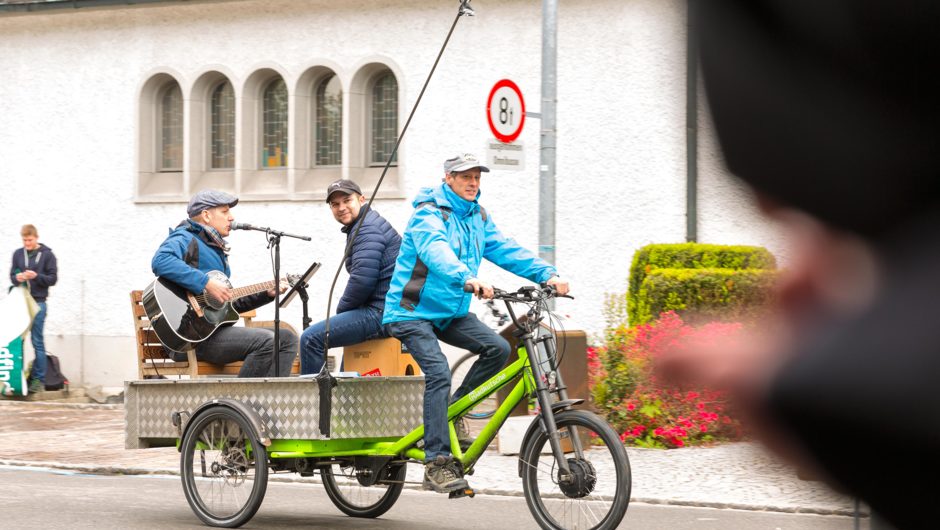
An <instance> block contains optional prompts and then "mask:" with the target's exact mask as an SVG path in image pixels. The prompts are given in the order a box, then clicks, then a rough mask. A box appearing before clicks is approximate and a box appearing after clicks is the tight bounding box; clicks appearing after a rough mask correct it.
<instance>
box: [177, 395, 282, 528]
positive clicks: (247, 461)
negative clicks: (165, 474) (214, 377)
mask: <svg viewBox="0 0 940 530" xmlns="http://www.w3.org/2000/svg"><path fill="white" fill-rule="evenodd" d="M191 421H192V422H193V424H192V426H191V427H190V428H189V429H187V431H186V436H184V437H183V443H182V446H181V447H180V452H181V453H182V456H181V458H180V475H182V479H183V493H185V494H186V500H187V501H188V502H189V506H190V507H191V508H192V509H193V512H195V514H196V516H197V517H199V518H200V519H202V521H203V522H204V523H206V524H207V525H209V526H221V527H225V528H236V527H239V526H241V525H243V524H245V523H246V522H248V520H249V519H251V518H252V517H253V516H254V515H255V513H256V512H257V511H258V508H259V507H260V506H261V501H262V500H264V493H265V490H267V487H268V455H267V452H266V451H265V448H264V446H263V445H261V442H260V441H259V440H258V437H257V435H256V434H255V433H254V431H253V430H252V429H251V427H249V425H248V422H247V421H246V420H245V418H244V417H242V415H241V414H239V413H238V412H236V411H234V410H232V409H230V408H228V407H212V408H209V409H206V410H205V411H203V412H202V413H200V414H199V415H198V416H197V417H195V418H194V419H193V420H191Z"/></svg>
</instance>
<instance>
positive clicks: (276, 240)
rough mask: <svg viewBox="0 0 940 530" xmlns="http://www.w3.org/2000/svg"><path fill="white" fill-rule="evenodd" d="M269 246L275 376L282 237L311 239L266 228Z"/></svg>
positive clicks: (278, 352) (277, 374) (278, 360)
mask: <svg viewBox="0 0 940 530" xmlns="http://www.w3.org/2000/svg"><path fill="white" fill-rule="evenodd" d="M265 234H267V238H268V248H269V249H270V248H271V247H272V246H273V247H274V377H280V374H281V237H294V238H297V239H302V240H304V241H310V238H309V237H308V236H298V235H295V234H288V233H287V232H281V231H280V230H272V229H270V228H268V229H266V230H265Z"/></svg>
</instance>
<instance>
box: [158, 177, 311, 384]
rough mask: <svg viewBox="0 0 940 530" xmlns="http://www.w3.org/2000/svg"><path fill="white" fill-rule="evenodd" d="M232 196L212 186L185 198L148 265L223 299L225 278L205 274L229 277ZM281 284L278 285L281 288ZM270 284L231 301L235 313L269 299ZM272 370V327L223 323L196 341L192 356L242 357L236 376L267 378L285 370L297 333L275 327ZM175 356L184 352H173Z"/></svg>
mask: <svg viewBox="0 0 940 530" xmlns="http://www.w3.org/2000/svg"><path fill="white" fill-rule="evenodd" d="M236 204H238V198H237V197H235V196H233V195H229V194H228V193H225V192H222V191H217V190H203V191H200V192H199V193H197V194H195V195H194V196H193V198H192V199H191V200H190V201H189V205H188V206H187V209H186V213H187V214H188V215H189V219H186V220H184V221H183V222H181V223H180V224H179V225H178V226H177V227H176V229H174V230H173V231H171V232H170V235H169V236H167V238H166V240H165V241H164V242H163V244H162V245H160V248H159V249H158V250H157V253H156V254H154V256H153V261H152V262H151V268H152V269H153V273H154V274H156V275H157V276H159V277H161V278H164V279H166V280H169V281H171V282H173V283H175V284H176V285H179V286H180V287H183V288H184V289H186V290H187V291H189V292H191V293H197V294H198V293H202V292H203V291H205V292H206V293H207V294H209V295H210V296H211V297H212V298H214V299H216V300H221V301H223V302H228V301H230V300H232V299H233V294H234V293H233V292H232V289H231V288H230V287H229V286H228V285H226V283H225V282H222V281H219V280H216V279H213V278H210V277H209V275H208V274H207V273H209V272H210V271H220V272H222V273H224V274H225V276H230V275H231V271H230V269H229V265H228V250H229V248H228V243H227V242H226V241H225V240H224V239H222V238H223V237H226V236H228V235H229V231H230V230H231V225H232V221H234V217H232V214H231V213H230V209H231V208H233V207H234V206H235V205H236ZM282 289H283V288H282ZM274 295H275V293H274V289H270V290H268V291H262V292H260V293H257V294H254V295H248V296H245V297H242V298H238V299H235V300H233V301H232V306H233V307H234V309H235V310H236V311H238V312H243V311H248V310H251V309H255V308H257V307H260V306H262V305H264V304H267V303H269V302H271V301H272V300H274ZM280 331H281V332H280V341H279V342H280V347H279V350H278V351H279V356H280V357H279V363H278V369H279V370H278V372H277V374H275V373H274V330H273V329H267V328H244V327H234V326H223V327H220V328H219V329H217V330H216V331H215V332H214V333H213V334H212V335H211V336H210V337H209V338H208V339H206V340H204V341H202V342H200V343H199V344H198V346H196V358H197V359H199V360H200V361H207V362H210V363H215V364H228V363H231V362H235V361H244V363H243V364H242V367H241V370H239V372H238V377H270V376H275V375H277V376H281V377H285V376H288V375H290V370H291V365H292V364H293V363H294V357H296V355H297V336H296V335H294V334H293V333H291V332H290V331H288V330H285V329H282V330H280ZM174 358H176V359H177V360H185V359H186V357H185V355H182V354H177V355H175V356H174Z"/></svg>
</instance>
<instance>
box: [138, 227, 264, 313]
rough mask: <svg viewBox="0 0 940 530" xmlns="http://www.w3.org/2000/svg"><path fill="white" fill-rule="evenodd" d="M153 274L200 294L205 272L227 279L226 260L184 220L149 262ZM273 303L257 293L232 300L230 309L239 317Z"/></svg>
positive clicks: (201, 231)
mask: <svg viewBox="0 0 940 530" xmlns="http://www.w3.org/2000/svg"><path fill="white" fill-rule="evenodd" d="M150 268H151V269H152V270H153V273H154V274H155V275H157V276H159V277H161V278H165V279H167V280H170V281H171V282H173V283H175V284H177V285H179V286H180V287H183V288H185V289H186V290H187V291H189V292H191V293H201V292H202V291H203V290H205V288H206V284H207V283H209V275H208V274H206V273H208V272H209V271H222V272H224V273H225V275H226V276H231V269H229V266H228V256H226V255H225V252H224V251H223V250H222V249H221V248H220V247H219V246H218V245H216V243H215V242H214V241H212V239H211V238H210V237H209V235H208V234H207V233H206V230H205V228H203V226H202V225H200V224H199V223H194V222H192V221H190V220H188V219H187V220H184V221H183V222H182V223H180V224H179V225H178V226H177V227H176V228H175V229H174V230H171V231H170V235H169V236H167V238H166V239H165V240H164V241H163V244H161V245H160V248H159V249H157V253H156V254H154V256H153V260H152V261H151V262H150ZM271 300H273V298H271V297H270V296H268V294H267V292H260V293H257V294H254V295H250V296H246V297H244V298H239V299H238V300H236V301H235V302H234V303H233V304H232V306H233V307H234V308H235V310H236V311H238V312H239V313H241V312H243V311H248V310H249V309H255V308H257V307H259V306H261V305H264V304H266V303H268V302H270V301H271Z"/></svg>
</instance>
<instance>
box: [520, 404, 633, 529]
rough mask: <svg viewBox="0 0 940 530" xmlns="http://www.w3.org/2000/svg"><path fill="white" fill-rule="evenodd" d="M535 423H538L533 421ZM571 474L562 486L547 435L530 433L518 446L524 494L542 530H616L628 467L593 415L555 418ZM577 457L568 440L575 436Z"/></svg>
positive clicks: (612, 435)
mask: <svg viewBox="0 0 940 530" xmlns="http://www.w3.org/2000/svg"><path fill="white" fill-rule="evenodd" d="M536 421H537V420H536ZM555 422H556V425H557V426H558V433H559V435H560V436H561V440H562V450H563V451H564V453H565V459H566V460H567V462H568V467H569V468H570V470H571V473H572V478H571V480H569V481H566V482H562V481H561V480H560V470H559V468H558V465H557V464H556V462H555V457H554V456H553V455H552V450H551V445H550V444H549V443H548V434H547V433H546V432H545V431H544V430H541V429H539V430H536V431H533V432H532V434H530V435H529V436H528V437H527V438H526V439H525V440H524V441H523V443H522V461H521V465H522V466H523V469H522V490H523V492H524V494H525V500H526V504H527V505H528V506H529V511H531V512H532V515H533V517H535V520H536V522H537V523H538V524H539V526H540V527H542V528H546V529H552V530H561V529H575V528H577V529H578V530H581V529H588V528H590V529H596V530H608V529H613V528H616V527H617V525H619V524H620V521H622V520H623V516H624V514H626V512H627V505H628V504H629V503H630V486H631V480H632V479H631V474H630V461H629V460H628V459H627V451H626V450H625V449H624V447H623V443H622V442H621V441H620V437H619V436H617V433H616V432H615V431H614V430H613V429H612V428H611V427H610V425H608V424H607V423H606V422H605V421H604V420H602V419H601V418H600V417H598V416H597V415H596V414H593V413H591V412H587V411H582V410H567V411H564V412H560V413H558V414H557V415H555ZM579 435H580V438H581V440H582V441H583V443H582V446H583V451H581V452H580V454H578V453H577V452H576V451H575V450H574V448H573V444H572V443H571V440H573V439H574V438H575V437H577V436H579Z"/></svg>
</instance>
